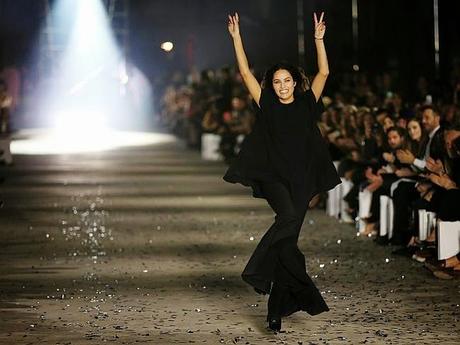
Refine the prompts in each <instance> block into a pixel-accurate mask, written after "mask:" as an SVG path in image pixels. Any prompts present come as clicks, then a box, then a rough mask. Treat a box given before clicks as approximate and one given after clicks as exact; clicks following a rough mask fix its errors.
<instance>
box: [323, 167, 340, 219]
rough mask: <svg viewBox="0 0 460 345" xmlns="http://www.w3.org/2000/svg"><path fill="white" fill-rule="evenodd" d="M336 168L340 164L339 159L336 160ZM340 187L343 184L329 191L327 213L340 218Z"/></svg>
mask: <svg viewBox="0 0 460 345" xmlns="http://www.w3.org/2000/svg"><path fill="white" fill-rule="evenodd" d="M333 163H334V166H335V169H337V168H338V166H339V163H340V162H339V161H334V162H333ZM340 189H341V186H340V185H338V186H335V187H334V188H333V189H331V190H330V191H328V192H327V202H326V214H327V215H328V216H330V217H334V218H339V214H340Z"/></svg>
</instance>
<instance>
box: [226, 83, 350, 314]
mask: <svg viewBox="0 0 460 345" xmlns="http://www.w3.org/2000/svg"><path fill="white" fill-rule="evenodd" d="M259 104H260V111H259V112H258V116H257V120H256V123H255V125H254V129H253V130H252V132H251V133H250V134H249V135H248V136H247V137H246V138H245V140H244V142H243V143H242V147H241V150H240V152H239V154H238V156H237V157H236V159H235V160H234V161H233V162H232V164H231V165H230V167H229V168H228V170H227V172H226V174H225V176H224V177H223V179H224V180H225V181H227V182H230V183H241V184H243V185H245V186H250V187H252V191H253V196H254V197H256V198H265V199H266V200H267V201H268V203H269V205H270V206H271V207H272V208H273V210H274V211H275V213H276V217H275V222H274V223H273V225H272V226H271V227H270V228H269V229H268V230H267V232H266V233H265V235H264V236H263V237H262V239H261V240H260V242H259V244H258V246H257V248H256V249H255V251H254V253H253V254H252V256H251V258H250V259H249V262H248V264H247V265H246V267H245V269H244V271H243V273H242V278H243V280H244V281H246V282H247V283H248V284H250V285H252V286H253V287H254V288H255V289H256V291H258V292H262V293H270V294H271V296H270V299H269V305H268V306H269V311H268V313H269V314H272V315H275V314H276V315H278V316H287V315H290V314H292V313H293V312H295V311H298V310H305V311H306V312H308V313H309V314H311V315H315V314H319V313H321V312H323V311H327V310H329V308H328V307H327V305H326V303H325V302H324V300H323V298H322V296H321V294H320V293H319V291H318V290H317V289H316V287H315V285H314V283H313V282H312V280H311V279H310V277H308V275H307V273H306V269H305V257H304V256H303V254H302V253H301V252H300V250H299V249H298V247H297V240H298V237H299V232H300V228H301V226H302V223H303V219H304V217H305V213H306V211H307V209H308V203H309V201H310V200H311V198H312V197H313V196H314V195H315V194H318V193H320V192H323V191H327V190H329V189H332V188H334V187H335V186H336V185H337V184H339V183H340V182H341V181H340V178H339V177H338V175H337V172H336V170H335V167H334V165H333V163H332V160H331V159H330V155H329V152H328V150H327V145H326V142H325V141H324V139H323V138H322V136H321V133H320V131H319V128H318V127H317V125H316V121H317V120H318V118H319V115H320V111H321V105H319V104H318V103H317V102H316V100H315V97H314V95H313V92H312V91H311V90H308V91H306V92H303V93H301V94H298V95H295V100H294V102H292V103H290V104H282V103H281V102H279V100H278V97H277V96H276V95H275V93H274V92H273V90H271V89H263V90H262V94H261V97H260V102H259ZM272 283H273V284H272Z"/></svg>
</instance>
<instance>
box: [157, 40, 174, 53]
mask: <svg viewBox="0 0 460 345" xmlns="http://www.w3.org/2000/svg"><path fill="white" fill-rule="evenodd" d="M160 48H161V49H163V50H164V51H165V52H170V51H171V50H173V48H174V44H173V43H172V42H163V43H162V44H161V46H160Z"/></svg>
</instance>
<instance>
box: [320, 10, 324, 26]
mask: <svg viewBox="0 0 460 345" xmlns="http://www.w3.org/2000/svg"><path fill="white" fill-rule="evenodd" d="M323 17H324V12H321V17H320V18H319V22H320V23H322V22H323Z"/></svg>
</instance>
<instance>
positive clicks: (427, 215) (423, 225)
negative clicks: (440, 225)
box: [418, 210, 436, 241]
mask: <svg viewBox="0 0 460 345" xmlns="http://www.w3.org/2000/svg"><path fill="white" fill-rule="evenodd" d="M435 225H436V214H435V213H434V212H429V211H427V210H418V238H419V239H420V241H425V240H426V238H427V237H428V235H429V233H430V232H431V230H432V229H433V228H434V227H435Z"/></svg>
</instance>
